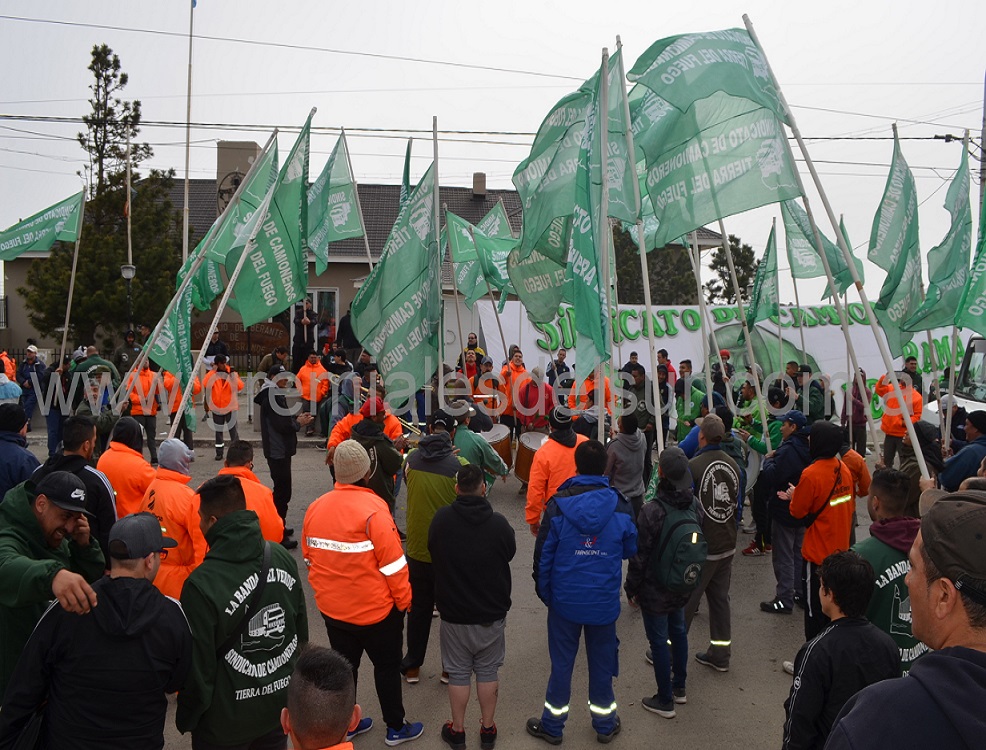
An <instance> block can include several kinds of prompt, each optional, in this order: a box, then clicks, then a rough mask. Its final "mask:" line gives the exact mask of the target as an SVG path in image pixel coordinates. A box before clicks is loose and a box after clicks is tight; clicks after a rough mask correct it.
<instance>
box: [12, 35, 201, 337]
mask: <svg viewBox="0 0 986 750" xmlns="http://www.w3.org/2000/svg"><path fill="white" fill-rule="evenodd" d="M89 70H90V71H91V72H92V74H93V79H94V80H93V83H92V84H91V85H90V87H89V88H90V91H91V93H92V96H91V98H90V99H89V105H90V107H91V110H90V112H89V113H88V114H87V115H85V116H84V117H83V118H82V119H83V122H84V123H85V126H86V130H85V132H83V133H79V135H78V141H79V144H80V145H81V146H82V148H83V149H84V150H85V152H86V157H87V160H88V163H87V165H86V167H85V177H86V179H87V182H88V190H87V198H86V200H87V202H86V211H85V221H84V223H83V227H82V241H81V243H80V249H79V262H78V269H77V273H76V281H75V294H74V298H73V303H72V318H71V325H70V327H71V330H70V333H69V335H70V339H71V340H72V341H73V342H76V343H82V344H86V345H89V344H95V343H96V336H97V334H102V335H103V337H104V342H103V343H104V348H112V343H111V342H112V337H113V336H115V335H119V334H121V333H122V332H123V331H124V330H125V329H126V326H127V320H126V317H127V316H126V307H127V292H126V283H125V282H124V280H123V278H122V276H121V272H120V267H121V266H122V265H123V264H125V263H126V262H127V222H126V215H125V213H124V210H125V206H126V203H127V195H126V151H127V139H128V137H129V140H130V142H131V149H130V150H131V163H132V165H133V167H135V166H137V165H139V164H140V163H141V162H143V161H145V160H147V159H149V158H150V157H151V156H152V155H153V154H152V151H151V148H150V146H148V145H146V144H138V143H136V139H137V136H138V134H139V131H140V118H141V111H140V102H139V101H136V100H135V101H126V100H124V99H122V98H121V95H122V92H123V89H124V88H125V87H126V85H127V83H128V76H127V74H126V73H125V72H123V70H122V65H121V63H120V58H119V57H118V56H117V55H116V54H114V53H113V51H112V50H111V49H110V48H109V47H108V46H106V45H105V44H104V45H96V46H94V47H93V48H92V60H91V62H90V64H89ZM173 177H174V172H173V170H169V171H167V172H161V171H159V170H151V171H150V173H149V175H148V176H147V177H145V178H143V179H141V178H140V175H139V174H138V173H137V172H136V170H134V169H133V168H132V176H131V180H132V183H133V185H134V193H133V194H132V196H131V214H132V218H131V224H132V237H133V263H134V265H135V266H136V268H137V275H136V277H135V278H134V280H133V281H132V282H131V283H132V298H133V315H134V320H135V321H136V322H146V323H147V324H148V325H151V326H153V325H154V324H155V323H156V322H157V319H158V317H160V315H161V314H162V313H163V312H164V308H165V307H166V306H167V304H168V301H169V300H170V299H171V296H172V294H173V291H174V283H175V275H176V273H177V271H178V267H179V265H180V263H181V257H180V255H181V251H180V247H181V217H180V214H179V213H178V212H176V211H175V209H174V207H173V206H172V204H171V201H170V200H169V198H168V188H169V187H170V185H171V181H172V179H173ZM73 252H74V245H71V244H66V243H56V245H55V247H54V248H52V252H51V255H50V257H49V258H48V259H46V260H43V261H39V262H36V263H34V264H32V266H31V268H30V270H29V271H28V274H27V284H26V286H24V287H21V288H19V289H18V290H17V291H18V293H19V294H21V295H22V296H23V297H24V300H25V304H26V306H27V309H28V311H29V317H30V320H31V324H32V325H33V326H34V327H35V328H36V329H37V330H38V331H39V332H40V333H41V334H43V335H45V336H54V334H55V332H56V329H60V327H61V326H62V325H63V323H64V318H65V302H66V300H67V299H68V287H69V278H70V275H71V269H72V254H73Z"/></svg>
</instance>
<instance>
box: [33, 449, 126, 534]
mask: <svg viewBox="0 0 986 750" xmlns="http://www.w3.org/2000/svg"><path fill="white" fill-rule="evenodd" d="M53 471H67V472H69V473H70V474H75V476H77V477H78V478H79V479H81V480H82V483H83V484H84V485H85V486H86V510H88V511H89V512H90V513H92V516H91V517H90V518H89V529H90V531H91V533H92V535H93V536H95V537H96V539H97V540H99V546H100V547H102V548H103V549H109V537H110V528H111V527H112V526H113V524H115V523H116V519H117V516H116V493H115V492H114V491H113V485H112V484H110V480H109V479H108V478H107V476H106V475H105V474H104V473H103V472H101V471H99V470H98V469H94V468H93V467H92V466H90V465H89V462H88V461H86V459H85V457H84V456H80V455H78V454H76V453H69V454H67V455H66V454H64V453H56V454H55V455H54V456H51V457H50V458H49V459H48V460H47V461H45V463H44V465H43V466H40V467H38V470H37V471H35V472H34V474H32V475H31V481H32V482H33V483H34V484H35V485H37V484H38V482H40V481H41V480H42V479H43V478H44V477H45V476H47V475H48V474H50V473H51V472H53Z"/></svg>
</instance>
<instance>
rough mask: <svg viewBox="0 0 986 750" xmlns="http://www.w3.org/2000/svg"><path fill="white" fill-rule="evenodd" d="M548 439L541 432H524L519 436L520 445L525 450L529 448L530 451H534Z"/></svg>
mask: <svg viewBox="0 0 986 750" xmlns="http://www.w3.org/2000/svg"><path fill="white" fill-rule="evenodd" d="M547 439H548V436H547V435H545V434H544V433H543V432H525V433H524V434H523V435H521V436H520V444H521V445H522V446H524V447H525V448H529V449H530V450H532V451H536V450H537V449H538V448H540V447H541V446H542V445H544V442H545V441H546V440H547Z"/></svg>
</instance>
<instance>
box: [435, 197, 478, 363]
mask: <svg viewBox="0 0 986 750" xmlns="http://www.w3.org/2000/svg"><path fill="white" fill-rule="evenodd" d="M442 211H448V205H447V204H445V203H443V204H442ZM448 226H449V224H448V220H447V217H446V221H445V236H446V238H447V239H446V242H448V248H449V266H451V268H452V292H453V293H454V294H455V302H454V303H453V304H454V305H455V328H456V331H458V333H459V355H458V356H457V357H456V358H455V366H456V367H457V366H458V364H459V360H460V359H461V360H462V372H463V374H464V373H465V370H466V355H465V347H464V346H463V345H462V342H463V341H465V339H463V338H462V314H461V313H460V312H459V280H458V279H456V278H455V263H454V262H452V239H451V238H450V237H449V231H450V230H449V228H448ZM470 226H471V225H470ZM471 232H472V230H471V229H470V233H471ZM472 242H473V245H475V244H476V238H475V237H473V241H472ZM441 245H442V239H441V235H439V237H438V246H439V250H438V253H439V256H440V257H441V260H442V262H441V264H439V267H441V265H444V263H445V253H443V252H442V250H441ZM443 299H444V295H443Z"/></svg>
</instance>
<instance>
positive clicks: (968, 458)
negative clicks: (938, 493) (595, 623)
mask: <svg viewBox="0 0 986 750" xmlns="http://www.w3.org/2000/svg"><path fill="white" fill-rule="evenodd" d="M965 437H966V441H967V442H966V445H965V447H964V448H962V450H960V451H959V452H958V453H956V454H955V455H954V456H952V457H951V458H950V459H948V460H947V461H946V462H945V468H944V469H943V470H942V473H941V474H940V475H939V476H938V480H939V481H940V482H941V486H942V488H943V489H945V490H947V491H948V492H955V491H956V490H957V489H958V488H959V485H960V484H962V480H963V479H968V478H969V477H974V476H976V472H977V471H979V465H980V464H981V463H982V460H983V458H986V411H971V412H969V414H968V416H967V417H966V420H965Z"/></svg>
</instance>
